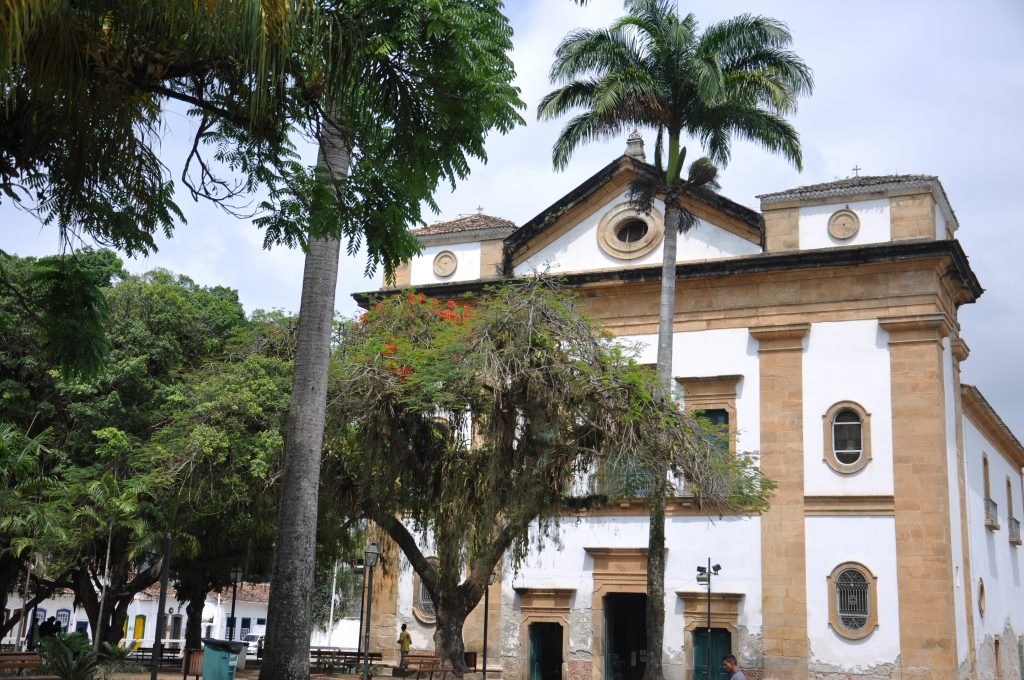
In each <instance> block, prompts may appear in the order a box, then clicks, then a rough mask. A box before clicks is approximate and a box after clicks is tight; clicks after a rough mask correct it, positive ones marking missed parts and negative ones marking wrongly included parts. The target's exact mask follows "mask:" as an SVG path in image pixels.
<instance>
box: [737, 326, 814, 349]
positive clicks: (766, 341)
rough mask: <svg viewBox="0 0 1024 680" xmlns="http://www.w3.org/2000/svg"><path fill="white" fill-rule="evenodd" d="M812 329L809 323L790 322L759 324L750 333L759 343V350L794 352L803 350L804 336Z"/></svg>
mask: <svg viewBox="0 0 1024 680" xmlns="http://www.w3.org/2000/svg"><path fill="white" fill-rule="evenodd" d="M810 330H811V324H809V323H790V324H783V325H779V326H758V327H755V328H751V329H750V334H751V335H752V336H754V339H755V340H757V343H758V348H757V351H758V352H762V353H763V352H792V351H799V350H803V348H804V337H805V336H806V335H807V333H809V332H810Z"/></svg>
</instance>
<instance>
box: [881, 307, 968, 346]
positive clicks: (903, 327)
mask: <svg viewBox="0 0 1024 680" xmlns="http://www.w3.org/2000/svg"><path fill="white" fill-rule="evenodd" d="M878 324H879V325H880V326H881V327H882V328H883V329H885V331H886V332H888V333H889V344H890V345H897V344H908V343H922V342H941V341H942V338H944V337H946V336H948V335H949V334H950V333H951V332H952V329H953V324H952V323H950V321H949V319H948V318H947V317H946V316H945V315H944V314H921V315H918V316H897V317H888V318H885V319H879V320H878Z"/></svg>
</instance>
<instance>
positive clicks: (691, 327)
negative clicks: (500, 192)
mask: <svg viewBox="0 0 1024 680" xmlns="http://www.w3.org/2000/svg"><path fill="white" fill-rule="evenodd" d="M643 162H644V152H643V147H642V142H640V141H639V139H631V141H630V144H629V146H628V148H627V152H626V154H625V155H623V156H622V157H620V158H617V159H615V160H614V161H612V162H611V163H610V164H609V165H607V166H606V167H604V168H602V169H601V170H599V171H598V172H597V173H596V174H594V175H593V176H592V177H590V178H589V179H588V180H586V181H585V182H584V183H583V184H581V185H580V186H578V187H577V188H575V189H573V190H572V191H571V192H570V193H568V194H567V195H566V196H564V197H563V198H561V199H560V200H558V201H557V202H556V203H555V204H553V205H551V206H549V207H546V208H543V207H542V206H538V208H542V209H541V211H540V213H539V214H538V215H537V216H536V217H534V218H533V219H531V220H530V221H528V222H526V223H525V224H522V225H518V226H517V225H515V224H513V223H511V222H509V221H507V220H502V219H497V218H492V217H488V216H486V215H482V214H476V215H471V216H468V217H463V218H461V219H457V220H454V221H451V222H444V223H440V224H435V225H432V226H430V227H426V228H424V229H421V230H419V231H418V232H417V234H418V236H419V238H420V241H421V243H422V246H423V250H422V252H421V253H420V254H419V255H417V256H415V257H414V258H413V259H412V260H411V261H410V262H408V263H406V264H405V265H403V266H402V268H401V269H400V270H399V272H398V277H397V281H396V285H395V287H396V288H398V289H405V288H409V287H412V288H415V289H416V290H418V291H420V292H425V293H427V294H429V295H432V296H438V297H441V298H450V297H456V296H463V295H467V294H469V295H473V294H476V293H478V292H479V291H480V290H481V289H482V287H483V286H484V285H486V284H489V283H493V282H495V281H499V280H502V279H507V278H511V277H517V276H522V275H528V274H531V273H532V272H534V271H540V270H545V271H550V272H552V273H557V274H558V275H560V276H562V277H564V279H565V281H566V282H567V284H568V285H569V286H572V287H574V288H575V290H576V291H577V293H578V295H579V297H580V299H581V300H582V301H583V302H584V304H585V306H586V309H587V310H588V312H589V314H590V315H591V316H592V317H593V318H595V319H596V320H598V321H599V322H601V323H602V324H604V325H605V326H606V328H607V329H609V330H610V331H611V332H613V333H615V334H616V335H618V336H621V337H623V338H628V339H629V340H631V341H633V342H635V343H640V344H641V345H643V346H644V347H645V348H646V349H645V350H644V352H645V354H644V357H643V360H644V361H645V362H649V363H654V361H655V354H656V348H655V335H656V332H657V326H658V296H659V277H660V270H661V267H660V263H661V259H662V256H661V242H662V236H663V232H664V223H663V213H664V208H663V206H661V205H659V207H658V209H656V210H654V211H652V212H651V213H650V214H640V213H638V212H636V211H635V210H633V209H632V208H631V207H630V205H629V202H628V200H627V189H628V187H629V183H630V181H631V180H632V179H633V177H634V176H635V174H636V170H637V168H638V166H639V165H640V164H641V163H643ZM760 199H761V205H760V211H755V210H751V209H749V208H746V207H744V206H741V205H738V204H736V203H734V202H732V201H730V200H728V199H727V198H724V197H722V196H720V195H717V194H714V193H710V192H709V193H707V194H705V195H703V196H701V197H699V198H694V199H688V200H687V201H686V207H687V208H688V209H689V210H690V211H691V212H692V213H693V214H694V215H696V216H697V217H698V218H699V222H698V223H697V225H696V226H695V227H694V228H693V229H691V230H690V231H688V232H686V233H685V234H682V235H681V236H680V239H679V248H678V266H677V291H676V294H677V299H676V310H677V311H676V318H675V350H674V368H673V373H674V375H675V379H676V385H677V388H678V391H679V393H680V395H681V397H682V399H683V401H684V402H685V403H686V404H687V405H688V406H691V407H694V408H699V409H703V410H704V411H705V413H706V414H708V415H709V416H710V417H711V418H712V419H714V420H715V421H717V422H719V423H721V424H723V425H726V426H727V427H728V432H729V438H730V442H731V444H732V446H734V447H735V448H736V449H737V450H740V451H750V452H757V454H758V455H759V457H760V464H761V466H762V469H763V472H764V474H765V475H766V476H768V477H769V478H771V479H773V480H775V481H776V482H777V483H778V489H777V492H776V494H775V496H774V499H773V501H772V506H771V509H770V510H769V511H768V512H766V513H765V514H763V515H760V516H751V515H739V516H731V517H730V516H726V517H707V516H706V515H705V513H704V511H702V510H701V508H700V507H697V505H696V504H695V502H694V500H693V498H692V497H688V496H686V495H681V496H679V497H677V498H675V499H673V500H672V502H671V503H670V505H669V509H668V517H667V526H666V540H667V545H668V553H667V559H668V564H667V569H666V596H665V611H666V622H665V645H666V647H665V655H664V663H665V668H666V674H667V677H668V678H670V679H671V680H684V679H686V680H689V679H690V678H694V677H705V675H704V672H703V669H704V658H705V655H706V651H707V645H709V644H710V646H711V651H712V664H713V666H715V667H716V668H718V667H719V666H720V660H721V658H722V656H723V655H724V654H725V653H729V652H731V653H734V654H735V655H736V656H738V657H739V660H740V664H741V666H742V668H743V669H744V671H745V672H746V675H747V677H748V678H752V679H753V678H770V679H772V680H775V679H779V680H781V679H786V680H790V679H806V678H815V679H821V680H840V679H847V678H858V679H862V680H868V679H872V680H873V679H879V678H886V679H889V678H901V679H905V680H910V679H916V678H939V679H943V680H945V679H954V678H1004V679H1006V680H1009V679H1010V678H1020V677H1021V660H1020V659H1021V656H1022V654H1024V653H1022V652H1021V649H1022V645H1024V640H1022V638H1021V635H1022V634H1024V564H1022V559H1024V555H1022V548H1021V540H1020V539H1021V534H1020V518H1021V517H1022V516H1024V508H1022V499H1021V482H1022V476H1021V470H1022V466H1024V447H1022V446H1021V444H1020V442H1019V441H1018V439H1017V438H1015V436H1014V435H1013V433H1011V432H1010V430H1009V429H1008V428H1007V427H1006V425H1005V424H1004V423H1003V422H1002V420H1000V418H999V416H998V415H997V414H996V413H995V412H994V411H993V409H992V407H991V406H990V405H989V404H988V402H986V400H985V398H984V397H983V396H982V394H981V392H980V391H979V390H978V389H977V388H975V387H973V386H970V385H964V384H961V382H960V365H961V362H963V361H965V360H967V357H968V344H967V341H968V340H969V338H970V334H971V329H961V327H960V324H959V322H958V310H959V308H960V306H961V305H964V304H969V303H972V302H974V301H975V300H977V299H978V297H979V296H980V295H981V294H982V292H983V291H982V287H981V285H980V284H979V282H978V279H977V278H976V277H975V274H974V272H973V271H972V270H971V267H970V264H969V262H968V258H967V256H966V254H965V253H964V251H963V249H962V247H961V245H960V243H959V241H957V239H956V234H957V229H958V227H959V225H958V223H957V218H956V215H955V214H954V212H953V209H952V207H951V206H950V203H949V200H948V198H947V195H946V192H945V191H944V189H943V187H942V184H941V183H940V182H939V180H938V179H937V178H936V177H931V176H924V175H895V176H884V177H855V178H850V179H845V180H840V181H835V182H829V183H825V184H818V185H814V186H805V187H800V188H796V189H791V190H788V191H780V192H775V193H768V194H764V195H763V196H761V197H760ZM378 294H379V293H365V294H359V295H357V296H356V298H357V300H359V301H360V302H361V303H362V304H366V303H367V301H368V300H370V299H371V298H372V297H373V296H374V295H378ZM974 332H984V329H975V330H974ZM646 545H647V517H646V512H645V508H644V505H643V502H642V499H632V500H631V499H626V500H624V501H622V502H616V503H615V504H613V505H612V506H610V507H607V508H605V509H603V510H600V511H598V510H594V511H590V512H588V513H587V514H586V515H584V516H582V517H579V518H578V521H574V522H565V523H564V524H563V528H562V533H561V545H560V546H558V547H556V546H554V545H551V546H550V547H546V548H544V549H543V550H540V551H539V552H536V553H534V554H533V555H532V557H531V558H530V559H529V560H528V562H527V564H525V565H524V566H523V567H522V568H521V569H520V570H518V571H517V572H515V573H510V572H507V573H505V574H503V576H502V578H501V579H500V580H499V581H498V582H496V583H495V584H494V585H493V586H492V588H491V590H490V592H489V596H490V597H489V599H490V611H489V612H488V622H489V630H490V635H489V639H488V645H487V646H488V657H489V666H490V670H491V671H497V670H499V669H500V671H501V673H502V676H503V677H504V678H505V680H640V678H641V676H642V673H643V668H644V664H645V660H646V657H647V649H646V642H645V627H644V603H645V594H644V593H645V590H646V586H645V580H646V579H645V570H646ZM389 549H391V550H394V547H393V546H392V547H390V548H389ZM709 558H710V560H711V562H712V564H717V565H720V567H721V568H720V571H719V573H718V574H717V575H714V576H712V578H711V596H710V612H709V611H708V609H709V606H708V595H707V589H706V588H705V586H704V584H703V583H702V582H699V581H698V579H697V576H698V574H697V569H696V567H697V566H698V565H707V564H708V559H709ZM482 610H483V606H482V605H481V606H480V607H478V609H477V611H476V612H474V613H473V615H472V616H471V617H470V619H469V621H468V623H467V626H466V629H465V637H466V645H467V650H472V651H477V652H482V651H483V649H482V648H483V639H482V629H483V625H482V623H483V611H482ZM432 613H433V612H432V606H431V604H430V602H429V595H428V594H427V593H426V592H425V591H424V590H423V589H422V588H420V587H419V581H418V579H417V577H416V576H415V575H414V573H413V572H412V570H411V569H409V568H408V563H407V562H406V563H405V566H404V568H403V569H399V570H397V571H396V572H395V573H393V574H392V575H390V576H383V577H381V578H380V580H379V589H378V588H376V587H375V593H374V604H373V621H372V625H371V635H372V640H371V649H374V650H380V651H383V652H385V655H386V656H385V658H386V659H387V658H388V656H389V655H395V654H396V649H395V639H396V637H397V633H398V629H399V626H400V625H401V624H402V623H407V624H409V628H410V632H411V633H412V635H413V641H414V647H417V648H427V649H429V648H432V647H433V642H432V634H433V627H432V623H433V616H432ZM709 614H710V620H711V630H710V636H709V635H708V628H707V623H708V617H709ZM712 677H716V678H717V677H723V676H721V675H719V674H715V675H713V676H712Z"/></svg>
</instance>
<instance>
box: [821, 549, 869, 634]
mask: <svg viewBox="0 0 1024 680" xmlns="http://www.w3.org/2000/svg"><path fill="white" fill-rule="evenodd" d="M876 582H877V579H876V578H875V576H874V574H872V573H871V571H870V570H869V569H868V568H867V567H865V566H864V565H862V564H858V563H856V562H846V563H844V564H840V565H839V566H838V567H836V568H835V569H833V570H832V573H831V574H830V575H829V577H828V591H829V592H828V598H829V608H828V609H829V624H830V625H831V626H832V629H833V630H835V631H836V633H837V634H839V635H840V636H842V637H844V638H846V639H848V640H859V639H861V638H864V637H867V636H868V635H870V634H871V633H872V632H873V631H874V630H875V628H877V627H878V596H877V592H876V591H877V583H876Z"/></svg>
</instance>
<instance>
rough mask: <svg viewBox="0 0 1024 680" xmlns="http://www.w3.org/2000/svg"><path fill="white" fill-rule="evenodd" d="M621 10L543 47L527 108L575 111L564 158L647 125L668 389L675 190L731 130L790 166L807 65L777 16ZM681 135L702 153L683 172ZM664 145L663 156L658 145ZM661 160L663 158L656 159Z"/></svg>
mask: <svg viewBox="0 0 1024 680" xmlns="http://www.w3.org/2000/svg"><path fill="white" fill-rule="evenodd" d="M625 5H626V11H627V14H626V15H625V16H623V17H622V18H620V19H618V20H617V21H616V22H615V23H613V24H612V25H611V27H609V28H607V29H596V30H595V29H578V30H575V31H573V32H571V33H569V34H568V35H567V36H566V37H565V38H564V39H563V40H562V43H561V44H560V45H559V46H558V49H557V51H556V52H555V61H554V64H553V65H552V67H551V75H550V78H551V81H552V84H554V85H556V86H558V87H557V89H555V90H554V91H552V92H550V93H549V94H548V95H546V96H545V97H544V98H543V99H542V100H541V103H540V106H539V108H538V112H537V115H538V118H540V119H550V118H556V117H559V116H562V115H565V114H567V113H569V112H572V111H576V110H582V111H581V112H579V113H577V114H576V115H575V116H574V117H573V118H571V119H570V120H569V121H568V122H567V123H566V125H565V127H564V128H563V129H562V132H561V134H560V135H559V137H558V140H557V141H556V142H555V146H554V149H553V153H552V160H553V162H554V165H555V167H556V168H558V169H562V168H564V167H565V166H566V165H567V164H568V162H569V159H570V158H571V156H572V154H573V152H574V151H575V150H576V149H577V148H578V147H579V146H580V145H581V144H583V143H585V142H590V141H595V140H601V139H608V138H612V137H618V136H621V135H622V134H623V133H624V132H626V131H628V130H631V129H634V128H646V129H650V130H653V131H654V132H655V134H656V140H657V141H656V145H655V153H654V166H653V167H647V168H643V167H641V172H640V175H639V177H638V179H637V180H636V181H635V182H634V183H633V186H632V187H631V200H632V201H633V202H634V204H636V205H637V207H638V208H640V209H642V210H646V209H649V208H650V207H651V206H652V205H653V202H654V199H655V198H656V197H659V198H661V199H662V200H663V201H664V203H665V237H664V244H663V246H662V253H663V259H662V277H661V304H660V308H659V319H658V364H657V375H658V383H659V384H660V386H661V388H662V389H663V390H664V392H665V393H666V395H668V394H670V393H671V389H672V334H673V321H674V319H675V299H676V294H675V284H676V243H677V240H678V235H679V233H680V232H681V231H682V232H686V231H687V230H688V229H690V228H691V227H692V226H693V225H694V224H696V222H697V219H696V217H695V216H694V215H693V214H692V213H690V212H689V211H688V210H687V209H686V207H685V204H684V201H685V200H686V199H687V198H693V197H699V196H700V194H701V193H702V192H706V191H708V190H709V189H714V188H717V184H716V181H715V180H716V177H717V172H718V171H717V168H716V167H715V163H718V164H722V165H724V164H725V163H727V162H728V160H729V156H730V150H731V141H732V139H733V137H734V136H738V137H740V138H741V139H746V140H749V141H752V142H755V143H757V144H759V145H761V146H762V147H764V148H765V149H767V150H768V151H771V152H775V153H781V154H782V155H783V156H785V157H786V158H787V159H788V160H789V161H790V162H792V163H793V164H794V165H795V166H796V167H797V168H801V165H802V158H801V150H800V140H799V136H798V134H797V132H796V130H795V129H794V128H793V126H792V125H790V124H789V122H787V121H786V119H785V116H786V115H787V114H791V113H793V112H794V111H795V110H796V104H797V100H798V98H799V97H800V96H801V95H803V94H809V93H810V92H811V89H812V87H813V80H812V76H811V70H810V68H808V66H807V65H806V64H805V63H804V62H803V60H801V59H800V58H799V57H798V56H797V55H796V54H795V53H794V52H792V51H791V50H790V49H789V47H790V44H791V42H792V36H791V35H790V32H789V29H788V28H787V26H786V25H785V24H784V23H782V22H780V21H777V20H775V19H771V18H768V17H762V16H752V15H749V14H743V15H740V16H737V17H735V18H732V19H728V20H726V21H722V22H719V23H716V24H712V25H710V26H708V27H707V28H705V29H704V31H703V32H701V31H700V28H699V26H698V23H697V20H696V18H695V17H694V16H693V14H687V15H686V16H680V15H679V13H678V11H677V9H676V4H675V2H672V1H671V0H626V3H625ZM684 135H685V136H687V137H690V138H693V139H695V140H696V141H697V142H698V143H699V144H700V146H701V147H703V148H704V149H705V150H706V152H707V154H708V157H707V158H700V159H699V160H697V161H695V162H694V163H692V164H691V165H690V167H689V170H688V172H687V173H686V174H685V175H684V173H683V167H684V165H685V162H686V152H687V149H686V147H685V146H683V138H684ZM666 145H667V158H666V155H665V153H664V151H663V147H665V146H666ZM663 160H664V163H663ZM653 473H654V484H653V485H652V489H651V494H650V498H649V506H650V530H649V531H650V534H649V538H648V562H647V648H648V650H651V652H652V653H651V654H650V655H649V656H648V662H647V668H646V671H645V674H644V678H645V680H661V678H662V677H663V672H662V665H661V662H662V660H661V656H662V647H663V641H664V623H665V607H664V601H665V552H664V546H665V497H666V494H667V489H668V482H667V477H668V475H667V468H666V469H660V470H658V469H655V470H653Z"/></svg>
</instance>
